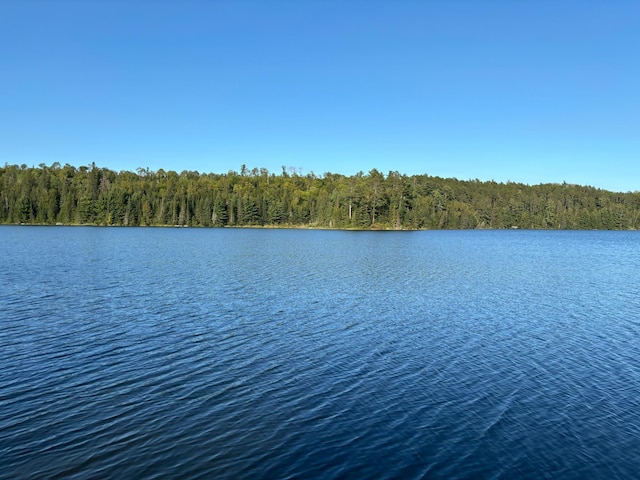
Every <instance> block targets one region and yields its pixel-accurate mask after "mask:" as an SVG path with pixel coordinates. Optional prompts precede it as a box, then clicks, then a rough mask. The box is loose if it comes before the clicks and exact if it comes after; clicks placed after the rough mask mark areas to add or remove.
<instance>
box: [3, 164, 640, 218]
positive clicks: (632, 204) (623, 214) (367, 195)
mask: <svg viewBox="0 0 640 480" xmlns="http://www.w3.org/2000/svg"><path fill="white" fill-rule="evenodd" d="M0 223H2V224H34V225H59V224H62V225H72V224H75V225H120V226H144V225H148V226H152V225H157V226H161V225H162V226H166V225H180V226H194V227H195V226H200V227H232V226H237V227H240V226H266V227H301V228H335V229H365V230H368V229H379V230H413V229H475V228H490V229H500V228H516V227H517V228H527V229H531V228H533V229H601V230H630V229H638V227H640V192H637V191H636V192H633V193H632V192H628V193H615V192H609V191H606V190H601V189H597V188H593V187H588V186H579V185H569V184H567V183H563V184H541V185H533V186H530V185H525V184H520V183H512V182H507V183H496V182H494V181H488V182H482V181H480V180H469V181H462V180H457V179H451V178H440V177H432V176H429V175H426V174H425V175H413V176H407V175H403V174H400V173H398V172H389V173H388V174H386V175H384V174H382V173H381V172H379V171H377V170H375V169H374V170H371V171H370V172H369V173H366V174H364V173H358V174H356V175H354V176H345V175H340V174H333V173H325V174H324V175H321V176H317V175H315V174H313V173H310V174H307V175H302V174H298V173H297V172H296V171H295V170H292V169H289V170H287V169H286V168H284V167H283V168H282V172H281V173H279V174H274V173H270V172H268V171H267V170H266V169H264V168H260V169H258V168H253V169H251V170H249V169H247V168H246V167H245V166H244V165H243V166H242V168H241V171H240V172H236V171H229V172H228V173H226V174H214V173H206V174H205V173H198V172H197V171H183V172H181V173H176V172H173V171H164V170H162V169H160V170H158V171H157V172H154V171H150V170H149V169H146V170H145V169H141V168H140V169H138V170H137V171H136V172H130V171H121V172H115V171H112V170H109V169H105V168H99V167H97V166H96V165H95V164H91V165H90V166H81V167H78V168H76V167H74V166H71V165H68V164H67V165H64V166H61V165H60V164H59V163H54V164H53V165H51V166H46V165H44V164H40V166H39V167H37V168H36V167H27V166H26V165H21V166H18V165H7V164H5V166H4V167H2V168H0Z"/></svg>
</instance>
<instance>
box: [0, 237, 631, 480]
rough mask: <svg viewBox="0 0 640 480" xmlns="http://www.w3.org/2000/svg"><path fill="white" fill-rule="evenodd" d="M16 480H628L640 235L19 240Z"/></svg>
mask: <svg viewBox="0 0 640 480" xmlns="http://www.w3.org/2000/svg"><path fill="white" fill-rule="evenodd" d="M0 248H1V250H2V255H1V256H0V285H2V290H1V295H0V326H1V328H0V477H2V478H7V479H9V478H11V479H16V478H69V479H89V478H158V479H160V478H161V479H167V478H188V479H192V478H193V479H195V478H207V479H208V478H234V479H235V478H278V479H281V478H371V479H374V478H375V479H381V478H416V479H418V478H443V479H444V478H446V479H449V478H471V477H473V478H585V477H586V478H606V479H613V478H630V477H634V476H636V475H637V474H638V472H640V232H604V231H522V230H508V231H419V232H349V231H318V230H266V229H189V228H106V227H102V228H95V227H94V228H92V227H14V226H3V227H0Z"/></svg>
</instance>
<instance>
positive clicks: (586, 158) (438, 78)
mask: <svg viewBox="0 0 640 480" xmlns="http://www.w3.org/2000/svg"><path fill="white" fill-rule="evenodd" d="M0 87H1V93H0V163H1V164H4V163H5V162H6V163H9V164H23V163H24V164H27V165H29V166H31V165H39V164H41V163H45V164H47V165H50V164H51V163H53V162H60V163H61V164H65V163H70V164H72V165H76V166H80V165H88V164H90V163H91V162H95V163H96V164H97V165H98V166H101V167H106V168H110V169H113V170H135V169H136V168H138V167H143V168H147V167H148V168H150V169H152V170H157V169H159V168H164V169H165V170H176V171H182V170H197V171H199V172H217V173H224V172H227V171H228V170H239V169H240V166H241V165H242V164H246V165H247V166H248V167H249V168H253V167H265V168H267V169H269V171H272V172H276V173H279V172H281V167H282V166H286V167H296V168H298V169H299V171H301V172H302V173H303V174H306V173H310V172H314V173H316V174H322V173H325V172H334V173H343V174H347V175H352V174H354V173H356V172H358V171H363V172H365V173H366V172H368V171H369V170H371V169H372V168H376V169H378V170H380V171H382V172H383V173H387V172H388V171H390V170H397V171H399V172H401V173H406V174H409V175H412V174H422V173H427V174H429V175H438V176H441V177H456V178H459V179H475V178H478V179H480V180H496V181H498V182H506V181H508V180H510V181H516V182H523V183H528V184H536V183H546V182H563V181H566V182H568V183H578V184H585V185H593V186H596V187H599V188H605V189H609V190H615V191H629V190H631V191H635V190H640V4H639V3H638V2H635V1H615V0H614V1H597V2H595V1H589V0H582V1H560V0H559V1H550V0H549V1H546V0H539V1H533V0H512V1H499V0H486V1H483V0H474V1H462V0H450V1H444V0H442V1H427V0H425V1H387V2H381V1H373V0H370V1H360V2H356V1H348V0H345V1H303V2H299V1H293V0H291V1H281V0H272V1H257V2H249V1H242V0H239V1H217V2H216V1H204V0H203V1H191V2H189V1H175V2H168V1H118V0H114V1H96V0H83V1H74V2H69V1H53V0H52V1H35V0H34V1H29V0H20V1H17V0H4V1H2V2H0Z"/></svg>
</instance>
